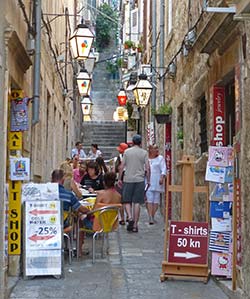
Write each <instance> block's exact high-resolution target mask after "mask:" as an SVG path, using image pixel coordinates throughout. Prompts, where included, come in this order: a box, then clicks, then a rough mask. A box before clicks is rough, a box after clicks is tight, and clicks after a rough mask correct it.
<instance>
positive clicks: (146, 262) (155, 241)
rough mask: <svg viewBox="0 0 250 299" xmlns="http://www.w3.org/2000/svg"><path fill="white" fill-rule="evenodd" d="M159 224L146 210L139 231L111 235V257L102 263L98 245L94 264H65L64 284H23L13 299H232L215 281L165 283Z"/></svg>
mask: <svg viewBox="0 0 250 299" xmlns="http://www.w3.org/2000/svg"><path fill="white" fill-rule="evenodd" d="M156 220H157V223H156V224H155V225H149V224H148V218H147V214H146V210H145V207H142V212H141V220H140V224H139V232H138V233H128V232H127V231H126V228H125V227H124V226H120V229H119V233H113V234H112V235H111V236H110V252H109V255H106V256H104V258H103V259H102V258H101V256H100V254H98V253H100V246H97V259H96V263H95V264H94V265H93V264H92V259H91V254H90V255H87V256H83V257H82V258H80V259H79V260H76V259H74V260H73V262H72V265H68V262H67V260H66V262H65V267H64V268H65V277H64V278H63V279H56V278H53V277H35V278H34V279H32V280H23V279H20V280H19V281H18V283H17V285H16V286H15V288H14V289H13V291H12V293H11V295H10V298H15V299H28V298H33V299H36V298H39V299H45V298H54V299H59V298H60V299H62V298H69V299H76V298H91V299H95V298H96V299H97V298H98V299H99V298H104V299H116V298H118V299H125V298H126V299H142V298H143V299H153V298H154V299H157V298H159V299H161V298H167V299H179V298H185V299H199V298H203V299H206V298H207V299H218V298H220V299H226V298H228V297H227V296H226V295H225V294H224V293H223V291H222V290H221V289H220V288H219V287H218V286H217V285H216V284H215V282H214V281H213V280H212V279H210V280H209V282H208V283H207V284H204V283H202V282H194V281H193V282H190V281H174V280H167V281H165V282H160V274H161V262H162V258H163V239H164V232H163V226H164V224H163V219H162V216H161V215H160V213H159V214H158V215H157V218H156ZM100 241H101V240H98V243H100ZM85 243H86V245H87V246H88V247H89V249H90V251H91V239H90V238H88V239H87V240H86V242H85ZM99 245H100V244H99Z"/></svg>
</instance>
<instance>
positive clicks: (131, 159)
mask: <svg viewBox="0 0 250 299" xmlns="http://www.w3.org/2000/svg"><path fill="white" fill-rule="evenodd" d="M141 142H142V138H141V136H140V135H138V134H136V135H134V136H133V138H132V143H133V146H132V147H131V148H128V149H127V150H126V151H125V152H124V155H123V158H122V162H121V165H120V169H119V178H118V184H119V185H120V186H121V185H122V187H123V189H122V204H124V205H125V209H126V213H127V215H128V218H129V222H128V225H127V230H128V231H129V232H138V221H139V217H140V205H141V204H143V203H144V193H145V173H146V178H147V183H148V185H150V166H149V160H148V152H147V151H146V150H144V149H142V148H141ZM124 170H125V172H124V178H123V182H122V181H121V177H122V174H123V171H124Z"/></svg>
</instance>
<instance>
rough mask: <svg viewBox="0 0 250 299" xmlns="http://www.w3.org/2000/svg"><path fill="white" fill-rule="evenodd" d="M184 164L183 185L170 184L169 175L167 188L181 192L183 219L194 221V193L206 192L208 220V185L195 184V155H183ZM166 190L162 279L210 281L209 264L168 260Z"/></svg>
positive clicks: (181, 162) (170, 190)
mask: <svg viewBox="0 0 250 299" xmlns="http://www.w3.org/2000/svg"><path fill="white" fill-rule="evenodd" d="M177 163H178V164H180V165H182V185H169V177H167V190H168V191H169V192H181V193H182V204H181V221H193V195H194V193H205V194H206V197H207V200H206V203H207V206H206V221H208V206H209V201H208V194H209V193H208V191H209V190H208V186H194V163H195V162H194V157H193V156H186V155H184V156H183V157H182V160H181V161H178V162H177ZM169 192H166V222H165V239H164V260H163V262H162V273H161V275H160V280H161V281H164V280H166V279H168V278H182V279H187V278H189V279H190V278H192V279H196V280H201V281H203V282H205V283H206V282H207V281H208V276H209V270H208V264H206V265H200V264H184V263H183V264H177V263H170V262H168V260H167V252H168V242H169V218H168V200H169V199H168V196H169V195H168V194H169Z"/></svg>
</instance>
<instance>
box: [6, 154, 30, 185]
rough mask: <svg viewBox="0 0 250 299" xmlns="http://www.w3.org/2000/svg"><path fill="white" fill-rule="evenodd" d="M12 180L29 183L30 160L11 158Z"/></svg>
mask: <svg viewBox="0 0 250 299" xmlns="http://www.w3.org/2000/svg"><path fill="white" fill-rule="evenodd" d="M10 179H11V180H12V181H29V179H30V159H29V158H17V157H15V158H10Z"/></svg>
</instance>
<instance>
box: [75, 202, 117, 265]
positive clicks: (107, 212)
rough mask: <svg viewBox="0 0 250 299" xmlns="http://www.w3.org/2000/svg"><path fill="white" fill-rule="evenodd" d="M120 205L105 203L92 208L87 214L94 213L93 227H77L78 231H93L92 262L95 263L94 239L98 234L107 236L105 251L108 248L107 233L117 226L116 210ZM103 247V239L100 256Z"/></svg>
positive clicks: (114, 229)
mask: <svg viewBox="0 0 250 299" xmlns="http://www.w3.org/2000/svg"><path fill="white" fill-rule="evenodd" d="M120 207H121V205H120V204H117V205H107V204H105V205H104V206H103V207H100V208H97V209H95V210H92V211H90V212H89V213H88V215H94V216H95V218H94V222H93V228H92V229H88V228H85V227H81V228H79V232H80V231H84V232H87V233H93V238H92V252H93V254H92V262H93V264H94V263H95V248H96V246H95V240H96V237H97V236H98V235H99V234H103V235H104V236H106V237H107V253H108V249H109V240H108V234H109V233H110V232H114V231H116V230H117V228H118V212H119V209H120ZM103 247H104V239H103V240H102V256H103Z"/></svg>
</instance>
